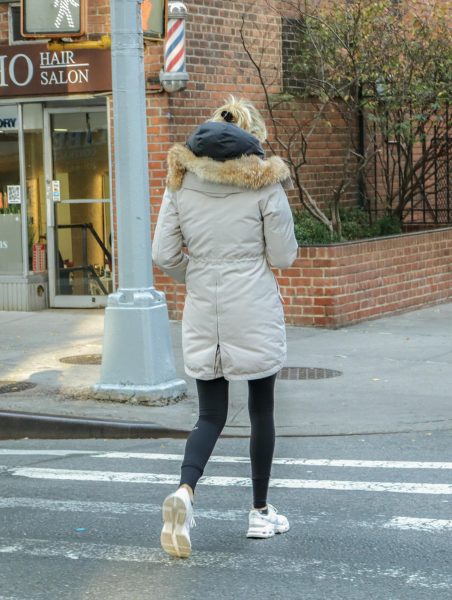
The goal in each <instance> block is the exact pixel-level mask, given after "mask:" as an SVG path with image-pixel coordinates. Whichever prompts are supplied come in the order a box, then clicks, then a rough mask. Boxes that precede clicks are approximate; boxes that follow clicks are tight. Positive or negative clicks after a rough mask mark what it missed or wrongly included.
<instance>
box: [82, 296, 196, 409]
mask: <svg viewBox="0 0 452 600" xmlns="http://www.w3.org/2000/svg"><path fill="white" fill-rule="evenodd" d="M93 391H94V395H95V397H96V398H99V399H105V400H116V401H119V402H132V403H137V404H153V405H154V406H155V405H156V404H158V403H159V402H160V405H165V404H168V403H169V402H170V401H171V400H175V399H177V398H180V397H182V396H184V395H185V393H186V391H187V384H186V383H185V381H184V380H183V379H178V378H177V377H176V370H175V367H174V357H173V348H172V344H171V331H170V328H169V320H168V309H167V306H166V301H165V295H164V294H162V293H161V292H157V291H156V290H155V289H154V288H149V289H144V290H135V289H132V290H124V289H123V290H119V291H118V292H116V293H115V294H111V295H110V296H109V297H108V306H107V308H106V310H105V326H104V347H103V353H102V369H101V381H100V382H99V383H98V384H96V385H95V386H94V387H93Z"/></svg>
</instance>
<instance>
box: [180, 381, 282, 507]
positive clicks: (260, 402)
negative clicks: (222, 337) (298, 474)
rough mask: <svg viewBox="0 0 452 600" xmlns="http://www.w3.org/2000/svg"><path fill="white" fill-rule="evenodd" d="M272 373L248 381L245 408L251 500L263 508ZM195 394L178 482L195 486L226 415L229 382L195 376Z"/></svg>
mask: <svg viewBox="0 0 452 600" xmlns="http://www.w3.org/2000/svg"><path fill="white" fill-rule="evenodd" d="M275 380H276V375H271V376H270V377H265V378H263V379H254V380H252V381H248V391H249V396H248V410H249V414H250V421H251V438H250V458H251V477H252V481H253V504H254V507H255V508H263V507H264V506H265V505H266V504H267V491H268V483H269V479H270V472H271V466H272V460H273V451H274V449H275V424H274V419H273V409H274V389H275ZM196 385H197V387H198V395H199V419H198V422H197V423H196V425H195V426H194V428H193V430H192V431H191V433H190V435H189V436H188V439H187V444H186V446H185V456H184V460H183V462H182V468H181V480H180V483H181V485H182V484H184V483H185V484H188V485H189V486H190V487H191V488H192V490H194V489H195V487H196V484H197V483H198V479H199V478H200V477H201V475H202V474H203V472H204V467H205V466H206V464H207V461H208V460H209V458H210V455H211V454H212V451H213V449H214V447H215V444H216V442H217V440H218V438H219V436H220V433H221V432H222V430H223V427H224V425H225V423H226V417H227V415H228V391H229V382H228V381H226V379H224V378H223V377H220V378H219V379H211V380H210V381H201V380H199V379H197V380H196Z"/></svg>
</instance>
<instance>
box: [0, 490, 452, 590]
mask: <svg viewBox="0 0 452 600" xmlns="http://www.w3.org/2000/svg"><path fill="white" fill-rule="evenodd" d="M20 508H26V509H29V510H43V511H49V512H61V513H83V514H86V513H94V514H105V515H127V516H130V515H143V514H145V515H156V516H158V517H160V515H161V512H162V507H161V504H141V503H137V502H136V503H134V502H124V503H122V502H89V501H79V500H53V499H51V498H22V497H9V498H0V510H2V509H3V510H5V509H20ZM288 516H289V518H290V522H291V524H292V525H315V524H317V523H318V522H319V521H320V522H321V523H323V524H325V523H331V525H332V526H333V527H336V528H337V527H339V528H343V527H347V528H351V529H353V528H360V527H365V528H366V529H375V528H384V529H400V530H417V531H429V532H433V533H439V532H443V531H449V530H452V520H450V519H449V520H448V519H426V518H422V519H421V518H413V517H392V518H391V519H390V520H389V521H387V520H382V519H381V518H380V519H377V520H374V521H355V520H353V519H339V520H338V515H337V514H336V513H325V512H319V513H315V514H314V513H312V511H310V512H309V513H305V512H304V511H303V510H295V511H294V510H293V509H291V511H290V513H289V515H288ZM196 518H197V519H198V518H199V519H208V520H211V521H229V522H241V523H245V522H246V520H247V518H248V509H247V508H244V509H242V510H238V509H224V510H215V509H202V508H199V507H197V508H196ZM386 518H387V517H386ZM0 600H2V599H1V596H0Z"/></svg>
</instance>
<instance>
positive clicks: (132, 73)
mask: <svg viewBox="0 0 452 600" xmlns="http://www.w3.org/2000/svg"><path fill="white" fill-rule="evenodd" d="M141 1H142V0H111V29H112V71H113V111H114V127H115V129H114V158H115V183H116V216H117V249H118V254H117V256H118V271H119V289H118V291H117V292H116V293H114V294H110V296H109V298H108V305H107V308H106V312H105V329H104V346H103V354H102V370H101V381H100V383H99V384H97V385H96V386H94V390H95V392H96V395H97V396H98V397H102V398H111V399H115V398H116V399H131V398H133V399H134V400H153V399H157V398H171V397H177V396H180V395H181V394H183V393H184V392H185V391H186V383H185V381H184V380H182V379H177V378H176V372H175V368H174V359H173V352H172V346H171V336H170V328H169V321H168V310H167V306H166V301H165V296H164V294H163V293H161V292H158V291H156V290H155V288H154V285H153V274H152V259H151V223H150V203H149V177H148V153H147V140H146V138H147V127H146V97H145V81H144V51H143V32H142V25H141V11H140V8H141Z"/></svg>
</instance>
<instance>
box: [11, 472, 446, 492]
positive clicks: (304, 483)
mask: <svg viewBox="0 0 452 600" xmlns="http://www.w3.org/2000/svg"><path fill="white" fill-rule="evenodd" d="M6 471H7V472H8V473H10V474H11V475H14V476H17V477H29V478H32V479H52V480H60V481H61V480H66V481H99V482H100V481H105V482H115V483H154V484H155V483H158V484H166V485H177V484H178V483H179V476H178V475H168V474H162V473H128V472H121V471H119V472H118V471H91V470H90V471H80V470H73V469H41V468H32V467H16V468H9V469H6ZM199 484H200V485H209V486H224V487H231V486H236V487H249V486H250V485H251V480H250V479H249V478H247V477H217V476H211V477H201V479H200V480H199ZM270 487H274V488H289V489H324V490H337V491H362V492H395V493H402V494H447V495H452V484H441V483H405V482H403V483H401V482H388V481H335V480H328V479H275V478H274V479H271V480H270Z"/></svg>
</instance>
